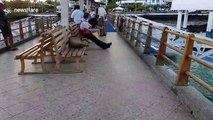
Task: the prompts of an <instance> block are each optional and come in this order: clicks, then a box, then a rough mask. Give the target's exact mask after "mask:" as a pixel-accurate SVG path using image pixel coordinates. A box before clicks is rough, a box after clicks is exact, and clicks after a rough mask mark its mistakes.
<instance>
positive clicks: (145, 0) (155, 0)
mask: <svg viewBox="0 0 213 120" xmlns="http://www.w3.org/2000/svg"><path fill="white" fill-rule="evenodd" d="M134 3H141V4H143V5H145V4H146V5H156V4H159V5H162V4H165V0H121V1H117V2H116V4H117V5H119V6H122V5H126V4H134Z"/></svg>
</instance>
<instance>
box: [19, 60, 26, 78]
mask: <svg viewBox="0 0 213 120" xmlns="http://www.w3.org/2000/svg"><path fill="white" fill-rule="evenodd" d="M20 62H21V72H19V73H18V74H19V75H23V74H24V70H25V62H24V59H23V58H21V59H20Z"/></svg>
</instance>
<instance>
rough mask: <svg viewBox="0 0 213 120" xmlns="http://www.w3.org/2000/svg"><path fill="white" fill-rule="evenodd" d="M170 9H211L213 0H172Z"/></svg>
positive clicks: (212, 8)
mask: <svg viewBox="0 0 213 120" xmlns="http://www.w3.org/2000/svg"><path fill="white" fill-rule="evenodd" d="M171 10H189V11H196V10H213V0H173V2H172V7H171Z"/></svg>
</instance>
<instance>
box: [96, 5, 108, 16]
mask: <svg viewBox="0 0 213 120" xmlns="http://www.w3.org/2000/svg"><path fill="white" fill-rule="evenodd" d="M106 14H107V13H106V10H105V9H104V8H103V7H99V8H98V15H99V18H101V17H105V16H106Z"/></svg>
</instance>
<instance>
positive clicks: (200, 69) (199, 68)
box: [154, 20, 213, 102]
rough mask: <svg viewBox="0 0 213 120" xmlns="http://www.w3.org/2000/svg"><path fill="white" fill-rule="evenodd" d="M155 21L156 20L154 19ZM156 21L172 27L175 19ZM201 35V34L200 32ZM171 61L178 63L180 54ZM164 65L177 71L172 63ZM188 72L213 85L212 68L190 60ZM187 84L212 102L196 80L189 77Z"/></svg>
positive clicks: (211, 98)
mask: <svg viewBox="0 0 213 120" xmlns="http://www.w3.org/2000/svg"><path fill="white" fill-rule="evenodd" d="M154 21H156V20H154ZM156 22H159V23H163V24H166V25H169V26H172V27H175V26H176V21H174V20H167V21H165V20H157V21H156ZM206 23H207V21H206V20H203V21H189V22H188V24H189V25H197V24H199V25H200V24H206ZM200 35H201V34H200ZM204 35H205V34H204ZM173 61H175V62H176V63H180V56H176V57H175V58H173ZM166 65H168V66H170V67H171V68H172V69H173V70H174V71H175V72H176V73H177V72H178V71H177V69H176V68H175V67H173V66H172V65H169V64H168V63H166ZM190 72H192V73H193V74H194V75H196V76H197V77H199V78H201V79H202V80H204V81H205V82H206V83H208V84H209V85H210V86H213V70H211V69H209V68H207V67H205V66H203V65H200V64H198V63H197V62H192V66H191V69H190ZM189 84H190V85H192V86H193V87H195V88H196V89H197V90H198V91H200V92H201V93H202V94H203V95H204V96H205V97H206V98H208V99H209V100H210V101H212V102H213V94H212V93H210V92H208V91H207V90H206V89H205V88H203V87H202V86H201V85H200V84H198V83H197V82H195V81H194V80H193V79H191V78H190V80H189Z"/></svg>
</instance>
